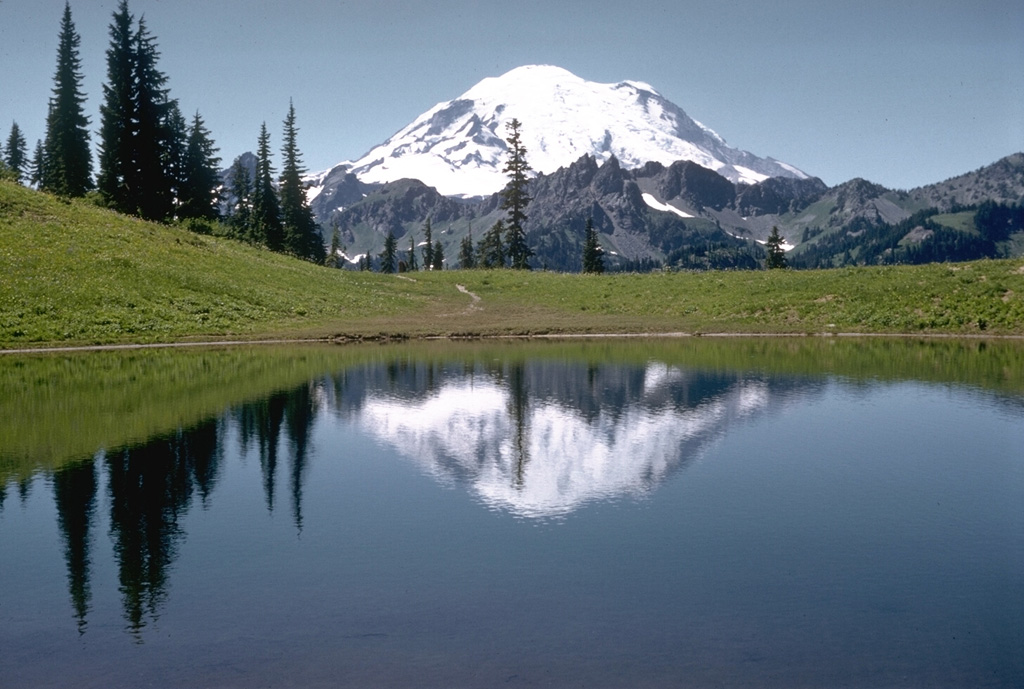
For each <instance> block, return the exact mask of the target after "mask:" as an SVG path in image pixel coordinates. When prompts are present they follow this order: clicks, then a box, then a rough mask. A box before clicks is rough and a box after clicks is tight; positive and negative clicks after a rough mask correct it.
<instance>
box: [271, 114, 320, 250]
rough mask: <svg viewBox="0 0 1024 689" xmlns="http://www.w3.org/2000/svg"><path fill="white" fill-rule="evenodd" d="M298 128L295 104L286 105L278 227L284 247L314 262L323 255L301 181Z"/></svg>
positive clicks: (318, 230)
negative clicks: (279, 220) (280, 230)
mask: <svg viewBox="0 0 1024 689" xmlns="http://www.w3.org/2000/svg"><path fill="white" fill-rule="evenodd" d="M298 132H299V130H298V128H297V127H296V126H295V105H294V104H293V103H289V104H288V116H287V117H285V120H284V142H283V144H282V147H281V158H282V160H283V163H282V168H281V178H280V183H281V186H280V189H279V193H280V195H281V226H282V231H283V241H284V250H285V251H287V252H288V253H291V254H294V255H296V256H299V257H301V258H305V259H307V260H310V261H314V262H316V263H323V262H324V258H326V251H324V243H323V239H322V237H321V235H320V229H319V228H318V227H317V224H316V219H315V218H314V217H313V211H312V209H310V207H309V202H308V201H307V200H306V185H305V184H304V183H303V182H302V175H303V173H305V169H303V167H302V157H301V154H300V153H299V146H298Z"/></svg>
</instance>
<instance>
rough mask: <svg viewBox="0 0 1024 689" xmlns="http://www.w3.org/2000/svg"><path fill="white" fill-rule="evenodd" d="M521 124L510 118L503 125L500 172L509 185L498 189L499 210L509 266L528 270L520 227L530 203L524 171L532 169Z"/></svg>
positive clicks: (527, 253) (530, 252)
mask: <svg viewBox="0 0 1024 689" xmlns="http://www.w3.org/2000/svg"><path fill="white" fill-rule="evenodd" d="M521 127H522V123H521V122H520V121H519V120H518V119H516V118H512V121H511V122H509V123H508V124H506V125H505V128H506V130H507V131H508V134H509V135H508V138H507V139H505V142H506V144H508V161H507V162H506V163H505V167H504V168H503V169H502V172H504V173H505V174H507V175H508V178H509V180H508V184H507V185H505V189H504V190H503V191H502V192H501V196H502V201H501V208H502V210H507V211H508V222H507V225H506V230H505V246H506V251H507V255H508V259H509V263H510V265H511V267H512V268H515V269H517V270H529V268H530V264H529V260H530V257H531V256H533V251H532V250H531V249H530V247H529V246H528V245H527V243H526V231H525V230H524V229H523V228H524V225H525V224H526V205H527V204H528V203H529V202H530V195H529V193H528V192H527V187H528V185H529V182H530V180H529V178H528V177H527V176H526V173H527V172H529V171H530V170H531V169H532V168H531V167H530V164H529V163H528V162H526V147H525V146H524V145H523V140H522V132H521V131H520V128H521Z"/></svg>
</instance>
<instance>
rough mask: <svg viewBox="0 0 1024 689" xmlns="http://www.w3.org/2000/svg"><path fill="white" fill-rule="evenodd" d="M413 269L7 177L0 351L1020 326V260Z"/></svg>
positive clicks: (1, 214) (1023, 308) (1008, 330)
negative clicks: (124, 208) (615, 269)
mask: <svg viewBox="0 0 1024 689" xmlns="http://www.w3.org/2000/svg"><path fill="white" fill-rule="evenodd" d="M409 277H411V279H404V278H401V277H397V276H387V275H377V274H367V273H355V272H347V271H337V270H329V269H326V268H322V267H319V266H314V265H311V264H308V263H304V262H301V261H297V260H294V259H291V258H288V257H285V256H280V255H276V254H272V253H270V252H266V251H263V250H260V249H256V248H253V247H250V246H246V245H244V244H240V243H238V242H234V241H231V240H226V239H219V238H214V237H209V236H203V235H197V234H193V233H191V232H188V231H186V230H183V229H180V228H173V227H165V226H161V225H154V224H151V223H145V222H142V221H138V220H135V219H131V218H126V217H123V216H119V215H117V214H115V213H111V212H109V211H105V210H102V209H99V208H96V207H95V206H93V205H91V204H88V203H85V202H78V201H72V202H63V201H60V200H57V199H55V198H52V197H50V196H48V195H45V194H40V193H37V192H34V191H31V190H28V189H24V188H22V187H18V186H16V185H13V184H11V183H6V182H0V349H15V348H22V347H39V346H44V345H52V344H58V345H79V344H110V343H153V342H179V341H189V340H191V341H203V340H233V339H261V338H278V337H282V338H289V339H297V338H335V337H341V338H361V337H376V336H399V337H401V336H412V337H417V336H429V335H436V336H451V335H467V336H478V335H499V334H510V335H519V334H538V333H556V332H557V333H597V332H608V333H622V332H644V333H646V332H651V333H656V332H674V331H683V332H691V333H737V332H753V333H829V332H858V333H946V334H957V335H964V334H978V333H984V334H1004V335H1024V260H1022V259H1014V260H1003V261H980V262H975V263H969V264H958V265H930V266H897V267H878V268H850V269H838V270H825V271H771V272H764V271H761V272H756V271H755V272H713V273H658V274H649V275H603V276H589V275H565V274H555V273H546V272H541V271H537V272H532V273H529V272H526V273H524V272H514V271H444V272H436V273H424V272H419V273H415V274H412V275H411V276H409ZM457 284H462V285H464V286H466V287H467V288H468V289H469V290H470V291H471V292H473V293H475V294H476V295H478V296H479V297H480V301H479V302H478V303H474V302H472V301H471V298H470V297H469V296H467V295H465V294H463V293H461V292H459V291H458V289H457V288H456V285H457Z"/></svg>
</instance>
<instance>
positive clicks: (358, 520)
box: [0, 346, 1024, 687]
mask: <svg viewBox="0 0 1024 689" xmlns="http://www.w3.org/2000/svg"><path fill="white" fill-rule="evenodd" d="M979 356H981V354H979ZM670 358H671V357H669V359H670ZM79 360H84V361H88V357H79V358H68V359H67V362H70V363H67V362H65V363H64V364H62V366H72V367H73V366H76V365H78V364H77V363H75V362H77V361H79ZM34 361H36V360H32V359H29V360H28V361H27V362H26V364H25V365H26V366H29V367H31V366H33V365H35V364H34V363H33V362H34ZM1011 361H1012V358H1011ZM1022 365H1024V364H1022ZM153 368H158V369H159V368H160V367H158V366H154V367H153ZM776 368H780V367H776ZM781 368H786V367H781ZM797 368H798V367H797ZM836 371H840V372H836ZM61 375H62V376H64V375H67V374H66V373H62V374H61ZM30 378H31V376H29V377H28V378H26V380H28V379H30ZM161 385H166V383H161ZM163 389H164V388H161V390H163ZM8 394H9V392H8ZM102 394H103V395H105V396H107V397H105V398H104V399H108V398H109V396H111V395H114V396H116V395H117V394H118V391H117V390H116V389H114V390H111V389H109V386H107V387H106V388H105V389H104V392H103V393H102ZM160 394H163V393H160ZM55 395H56V393H54V392H53V391H51V392H48V393H47V399H49V398H52V397H54V396H55ZM153 396H156V397H159V396H160V395H159V394H158V393H157V392H154V393H153ZM26 397H28V395H27V394H26ZM33 399H34V398H33ZM32 404H33V405H35V404H37V403H36V402H32ZM167 404H170V403H169V402H168V403H167ZM133 406H134V407H137V406H139V405H138V404H134V405H133ZM155 406H156V407H161V408H162V407H166V404H164V403H163V402H159V400H158V403H157V404H156V405H155ZM33 408H34V407H33ZM61 408H62V407H60V406H56V407H52V408H51V409H61ZM61 413H65V414H67V418H68V419H71V418H78V417H77V416H75V415H74V413H72V411H67V410H65V411H64V412H61ZM131 413H132V412H131V410H122V411H121V412H119V414H123V416H118V417H117V421H120V420H121V419H128V418H129V417H130V416H131ZM55 415H59V414H58V413H57V412H53V411H50V412H49V416H50V417H53V416H55ZM40 422H41V423H42V420H40ZM50 422H51V423H52V422H54V419H53V418H51V419H50ZM68 423H70V422H68ZM83 423H85V422H83ZM96 423H99V422H96V421H92V422H89V424H92V425H95V424H96ZM124 423H127V421H125V422H124ZM58 426H59V424H58ZM116 427H117V423H116V422H115V423H114V424H113V425H112V426H111V428H112V429H116ZM84 432H85V430H82V429H79V430H76V429H74V428H72V429H70V433H71V434H72V435H74V434H76V433H77V434H79V435H80V434H82V433H84ZM109 433H111V434H112V437H113V435H115V434H114V430H111V431H109ZM47 435H49V436H54V435H59V432H57V431H53V432H51V433H48V434H47ZM117 437H120V436H117ZM38 442H39V443H43V444H45V443H47V442H49V443H50V444H51V445H54V444H57V441H56V440H54V439H53V438H51V439H50V440H49V441H46V440H45V439H44V440H40V441H38ZM38 451H39V453H40V456H47V457H48V460H47V462H45V466H38V467H35V468H32V467H31V465H29V467H28V468H26V462H25V461H24V459H23V457H24V456H26V455H27V454H30V453H31V452H32V450H27V449H24V448H19V449H18V450H17V451H7V453H6V455H4V454H3V450H2V449H0V458H3V459H4V461H5V462H6V464H0V467H3V466H7V467H8V471H7V474H6V475H5V474H2V473H0V484H2V485H3V489H2V493H0V494H2V496H3V497H2V502H0V686H3V687H65V686H81V687H142V686H159V687H321V686H322V687H349V686H351V687H371V686H375V687H390V686H395V687H493V686H513V687H514V686H555V687H627V686H628V687H680V686H712V685H721V686H778V687H835V686H852V687H895V686H899V687H903V686H928V687H936V686H950V687H963V686H972V687H981V686H991V687H1021V686H1024V396H1022V395H1020V394H1019V393H1016V392H1014V391H1013V390H1010V391H1006V390H1005V389H1003V390H1000V389H993V388H992V387H991V386H984V385H971V384H964V383H960V382H943V381H941V380H934V379H930V380H925V379H920V378H915V377H914V376H909V377H906V378H899V377H896V378H893V377H877V376H873V375H871V374H870V372H868V373H867V374H865V375H858V376H850V375H847V374H846V373H843V372H841V367H840V369H836V370H831V369H829V367H827V366H826V367H825V368H824V369H819V370H817V371H808V372H799V373H786V374H783V373H777V372H776V373H773V372H770V371H766V370H765V368H764V367H762V366H759V364H758V361H756V360H751V361H750V366H749V367H748V368H743V367H735V366H716V367H711V366H688V365H685V364H680V363H678V362H676V363H666V361H664V360H659V359H657V358H648V359H644V358H640V359H639V360H637V358H636V357H611V358H609V359H608V360H602V359H601V358H600V357H595V356H592V355H590V356H583V357H580V356H553V355H552V354H551V352H549V351H547V350H544V349H532V348H529V347H527V348H516V349H512V348H508V349H507V350H506V351H505V352H504V353H501V352H498V353H497V354H495V353H494V352H490V351H488V352H486V353H484V354H481V353H480V352H479V351H477V352H474V353H472V354H465V353H462V352H460V349H459V348H457V347H454V346H449V347H448V348H447V351H446V352H445V353H444V354H441V355H437V354H435V355H432V356H430V357H424V358H417V357H416V356H411V355H409V354H408V353H404V354H401V355H395V356H394V357H391V356H389V355H387V354H381V355H374V356H371V357H369V358H367V359H365V360H363V361H359V362H355V363H347V364H345V365H343V366H332V367H330V368H326V369H324V370H323V371H321V372H320V373H318V374H315V375H310V376H306V377H305V378H304V379H303V380H302V381H300V382H298V383H294V382H293V383H291V384H288V385H286V386H284V387H277V388H276V389H273V390H270V391H264V392H263V393H262V394H261V395H258V396H254V397H250V398H248V399H247V400H246V401H243V402H235V403H231V404H228V405H225V406H223V407H222V408H221V409H220V411H218V412H216V413H213V414H211V415H209V416H208V417H206V418H204V419H202V420H198V421H197V420H194V419H193V420H190V421H189V422H188V423H183V424H180V425H178V426H172V427H170V428H168V429H165V430H163V431H161V432H160V433H158V434H156V435H155V436H153V437H146V438H139V439H136V440H133V441H131V442H128V443H123V442H122V443H121V444H119V445H107V444H101V445H100V446H98V447H96V448H94V450H93V451H92V452H90V453H86V454H84V455H82V456H75V457H63V458H62V457H59V456H58V457H54V456H52V454H51V455H47V454H46V448H42V449H39V450H38ZM58 454H59V453H58Z"/></svg>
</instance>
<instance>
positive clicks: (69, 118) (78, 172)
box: [38, 3, 93, 197]
mask: <svg viewBox="0 0 1024 689" xmlns="http://www.w3.org/2000/svg"><path fill="white" fill-rule="evenodd" d="M80 44H81V38H80V37H79V35H78V33H77V32H76V31H75V25H74V22H73V21H72V20H71V6H70V4H69V3H64V15H63V17H62V18H61V24H60V37H59V39H58V47H57V71H56V73H55V74H54V77H53V81H54V84H53V97H52V98H51V99H50V103H49V108H48V112H47V117H46V143H45V144H44V151H45V158H40V159H39V161H38V162H39V163H40V167H39V175H38V177H39V181H38V185H39V186H40V187H41V188H43V189H46V190H47V191H51V192H53V193H55V194H58V195H60V196H67V197H76V196H84V195H85V192H87V191H89V190H90V189H92V186H93V184H92V152H91V151H90V149H89V118H88V117H86V116H85V112H84V110H83V106H84V104H85V96H84V95H83V94H82V88H81V85H82V73H81V69H82V61H81V60H80V59H79V57H78V48H79V45H80ZM44 162H45V164H43V163H44Z"/></svg>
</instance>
